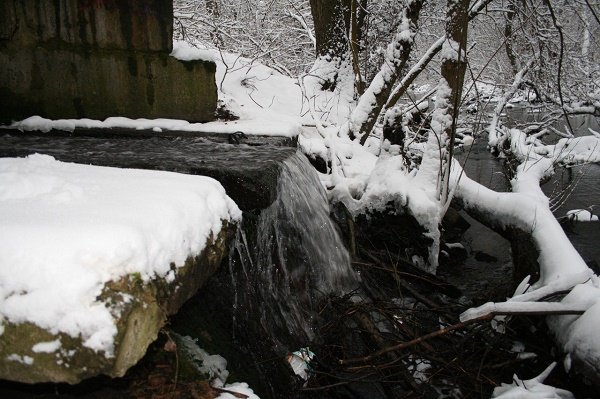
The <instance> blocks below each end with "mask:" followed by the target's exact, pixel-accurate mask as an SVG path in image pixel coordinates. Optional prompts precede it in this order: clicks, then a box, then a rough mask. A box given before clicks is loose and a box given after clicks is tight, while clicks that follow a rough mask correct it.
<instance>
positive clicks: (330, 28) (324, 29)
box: [310, 0, 353, 58]
mask: <svg viewBox="0 0 600 399" xmlns="http://www.w3.org/2000/svg"><path fill="white" fill-rule="evenodd" d="M352 3H353V0H310V10H311V13H312V16H313V21H314V25H315V39H316V40H317V48H316V49H317V57H328V56H329V57H332V58H334V57H347V55H348V48H349V47H348V38H349V37H350V27H351V14H352V12H351V11H352Z"/></svg>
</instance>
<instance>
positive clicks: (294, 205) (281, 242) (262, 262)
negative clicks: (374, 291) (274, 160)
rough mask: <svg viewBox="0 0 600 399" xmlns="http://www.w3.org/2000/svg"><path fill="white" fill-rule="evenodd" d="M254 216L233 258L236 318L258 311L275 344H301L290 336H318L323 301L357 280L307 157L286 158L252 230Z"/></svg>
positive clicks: (243, 318)
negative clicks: (274, 195) (267, 203)
mask: <svg viewBox="0 0 600 399" xmlns="http://www.w3.org/2000/svg"><path fill="white" fill-rule="evenodd" d="M250 223H252V222H249V221H248V222H247V221H244V230H242V231H241V233H240V234H238V237H237V240H236V242H235V245H234V246H233V249H234V251H233V252H232V254H231V257H230V268H231V278H232V283H233V284H234V286H235V287H236V292H235V300H236V304H235V308H236V313H235V317H236V320H237V321H238V322H250V320H249V319H253V318H254V316H255V315H258V316H259V317H258V318H259V320H260V324H261V329H262V330H263V331H265V333H266V335H267V336H268V337H269V338H270V339H271V340H272V341H273V343H274V344H275V349H276V351H278V352H282V353H286V352H290V351H293V350H296V349H298V348H297V347H290V346H289V345H290V342H288V343H286V342H284V340H285V337H288V338H290V339H291V340H292V341H293V342H295V343H297V344H298V345H300V344H301V343H302V342H303V343H304V345H306V344H308V343H310V342H311V341H314V340H315V338H316V336H315V331H314V328H315V323H316V319H317V318H318V305H319V300H320V299H323V298H324V297H325V296H326V295H327V294H329V293H336V294H341V293H344V292H349V291H350V290H352V289H354V288H355V287H356V285H357V278H356V275H355V272H354V271H353V269H352V267H351V265H350V256H349V254H348V251H347V250H346V248H345V246H344V244H343V242H342V240H341V237H340V235H339V233H338V231H337V229H336V226H335V225H334V224H333V221H332V220H331V219H330V217H329V205H328V203H327V198H326V196H325V192H324V190H323V188H322V186H321V184H320V182H319V180H318V177H317V174H316V172H315V171H314V168H313V167H312V166H311V165H310V163H309V162H308V161H307V159H306V157H305V156H303V155H301V154H295V155H294V156H292V157H290V158H288V159H286V160H285V161H284V162H283V165H282V169H281V173H280V176H279V183H278V188H277V198H276V200H275V201H274V202H273V203H272V204H271V205H270V206H269V207H268V208H267V209H264V210H262V211H261V212H260V214H259V215H258V217H257V219H256V220H255V221H254V223H253V224H254V226H252V227H250V230H253V233H252V234H248V235H247V234H246V231H245V230H248V229H247V228H246V226H247V225H248V224H250ZM248 236H250V238H249V237H248Z"/></svg>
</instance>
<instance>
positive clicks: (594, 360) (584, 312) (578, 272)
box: [453, 129, 600, 386]
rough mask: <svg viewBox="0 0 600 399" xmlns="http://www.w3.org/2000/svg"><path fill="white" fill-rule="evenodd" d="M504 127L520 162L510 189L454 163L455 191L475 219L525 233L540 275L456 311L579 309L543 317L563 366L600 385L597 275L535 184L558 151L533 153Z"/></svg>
mask: <svg viewBox="0 0 600 399" xmlns="http://www.w3.org/2000/svg"><path fill="white" fill-rule="evenodd" d="M505 133H506V135H505V136H504V137H503V138H502V141H503V142H504V143H505V144H504V146H505V147H509V148H510V154H511V156H513V157H515V158H516V159H517V160H518V161H519V162H520V164H519V165H518V167H517V170H516V176H515V177H514V178H513V179H512V180H511V185H512V190H513V192H512V193H497V192H495V191H492V190H490V189H488V188H486V187H484V186H482V185H480V184H478V183H476V182H474V181H472V180H471V179H469V178H468V177H467V176H466V175H464V174H462V173H461V172H462V170H461V169H460V166H458V165H456V166H453V167H454V171H453V180H454V184H457V190H456V196H457V198H459V199H460V200H461V201H462V203H463V205H464V206H465V209H466V210H467V211H469V212H474V213H475V214H476V215H477V216H480V218H479V219H481V216H483V218H484V219H485V218H487V219H488V221H489V222H491V224H493V225H495V226H497V227H499V228H500V229H501V230H504V231H506V230H508V229H511V228H512V229H518V230H519V231H520V232H523V233H526V236H528V237H530V239H531V243H532V244H533V248H534V249H535V251H536V253H537V256H536V259H535V262H536V263H537V264H538V267H539V274H540V275H539V279H538V280H537V281H536V282H535V283H534V284H531V285H529V284H527V281H524V282H523V283H522V284H521V285H520V286H519V288H517V292H516V293H515V295H514V296H513V297H512V298H510V299H508V301H507V302H505V304H506V305H505V304H486V305H484V306H483V307H480V308H479V309H470V310H469V311H467V312H465V313H463V314H462V315H461V320H462V321H466V320H469V319H472V318H473V317H477V316H479V315H481V313H482V311H483V312H484V313H485V311H486V309H487V310H489V309H491V308H494V309H497V308H502V310H503V311H511V312H513V313H523V312H528V311H533V310H536V311H540V310H542V309H543V308H544V307H546V309H545V310H552V311H565V312H566V311H569V312H571V313H579V314H580V315H560V316H551V317H548V318H547V324H548V326H549V329H550V331H551V332H552V334H553V335H554V337H555V340H556V342H557V345H558V346H559V347H560V348H561V350H562V351H563V353H564V354H565V362H564V363H565V368H566V369H567V371H568V370H569V369H570V368H571V367H573V369H574V371H576V372H578V373H580V374H583V375H584V376H585V377H586V378H587V379H588V380H590V381H592V382H593V383H594V384H595V385H596V386H600V366H598V365H599V364H600V339H599V338H598V337H599V335H598V334H597V331H596V328H597V325H598V323H599V322H600V280H599V279H598V276H596V275H595V274H594V273H593V272H592V270H591V269H589V267H588V266H587V265H586V263H585V262H584V260H583V259H582V258H581V256H580V255H579V253H578V252H577V250H576V249H575V248H574V247H573V245H572V244H571V242H570V241H569V239H568V237H567V236H566V235H565V233H564V231H563V229H562V227H561V226H560V224H559V223H558V221H557V220H556V218H555V217H554V215H553V214H552V211H551V210H550V207H549V200H548V198H547V197H546V196H545V195H544V193H543V192H542V190H541V188H540V181H543V180H544V179H546V178H547V177H548V176H550V175H551V174H552V173H554V166H555V164H556V163H558V162H559V161H561V156H560V154H558V155H557V154H556V151H554V150H555V149H552V151H543V152H542V153H538V151H536V150H535V144H536V142H535V141H531V140H528V139H527V137H526V135H525V134H524V133H523V132H521V131H519V130H516V129H510V130H508V129H506V130H505ZM499 145H500V142H499ZM583 150H585V149H582V151H583ZM574 154H575V155H576V154H577V152H575V153H574ZM455 164H457V162H455ZM565 290H566V291H569V290H570V293H569V294H568V295H567V296H565V297H564V298H563V299H562V300H561V301H560V303H557V304H550V305H548V304H542V303H538V304H535V305H533V304H531V303H530V302H531V301H540V300H543V299H544V298H546V297H549V296H551V295H552V294H553V293H557V292H558V293H560V292H564V291H565ZM551 307H554V308H552V309H551ZM559 313H560V312H559Z"/></svg>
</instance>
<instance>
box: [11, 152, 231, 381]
mask: <svg viewBox="0 0 600 399" xmlns="http://www.w3.org/2000/svg"><path fill="white" fill-rule="evenodd" d="M240 217H241V213H240V211H239V209H238V208H237V206H236V205H235V203H234V202H233V201H232V200H231V199H229V197H227V195H226V194H225V190H224V189H223V188H222V187H221V185H220V184H219V183H218V182H217V181H215V180H213V179H210V178H208V177H203V176H191V175H181V174H176V173H169V172H160V171H145V170H135V169H117V168H106V167H98V166H89V165H80V164H69V163H63V162H58V161H56V160H55V159H54V158H52V157H50V156H46V155H38V154H35V155H31V156H28V157H26V158H3V159H0V378H4V379H10V380H15V381H22V382H30V383H33V382H42V381H54V382H69V383H76V382H78V381H80V380H82V379H84V378H87V377H91V376H95V375H98V374H107V375H110V376H122V375H123V374H124V373H125V372H126V371H127V369H128V368H129V367H131V366H132V365H134V364H135V363H136V362H137V361H138V360H139V359H140V358H141V357H142V356H143V355H144V353H145V352H146V348H147V347H148V345H149V344H150V343H151V342H152V341H154V339H156V336H157V334H158V331H159V330H160V328H161V327H162V326H163V324H164V321H165V318H166V316H167V315H169V314H172V313H174V312H175V311H177V309H178V308H179V307H180V306H181V305H182V304H183V302H185V301H186V300H187V299H189V297H191V296H192V295H193V294H194V293H195V292H196V291H197V289H198V288H199V287H200V286H201V285H202V284H203V283H204V281H206V279H207V278H208V277H209V276H210V275H211V274H212V273H213V272H214V271H215V270H216V269H217V267H218V266H219V264H220V262H221V259H222V257H223V255H224V254H225V253H226V250H227V243H228V240H229V238H230V237H231V236H232V235H233V232H234V230H235V224H236V222H237V221H238V220H239V218H240Z"/></svg>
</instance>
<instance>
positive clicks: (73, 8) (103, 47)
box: [0, 0, 217, 122]
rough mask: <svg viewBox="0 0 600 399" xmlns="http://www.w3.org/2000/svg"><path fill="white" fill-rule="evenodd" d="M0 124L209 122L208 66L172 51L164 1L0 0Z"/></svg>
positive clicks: (211, 70) (169, 9) (212, 93)
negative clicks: (34, 120)
mask: <svg viewBox="0 0 600 399" xmlns="http://www.w3.org/2000/svg"><path fill="white" fill-rule="evenodd" d="M0 20H2V21H3V23H2V24H0V121H2V122H7V121H10V120H17V119H23V118H25V117H28V116H31V115H40V116H43V117H47V118H52V119H58V118H83V117H86V118H92V119H104V118H106V117H108V116H127V117H130V118H139V117H145V118H176V119H187V120H190V121H208V120H212V119H214V111H215V108H216V101H217V89H216V84H215V78H214V74H215V70H216V67H215V64H214V63H213V62H207V61H188V62H183V61H179V60H176V59H174V58H172V57H170V56H169V53H170V52H171V50H172V37H173V6H172V1H171V0H129V1H119V0H3V1H1V2H0Z"/></svg>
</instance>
